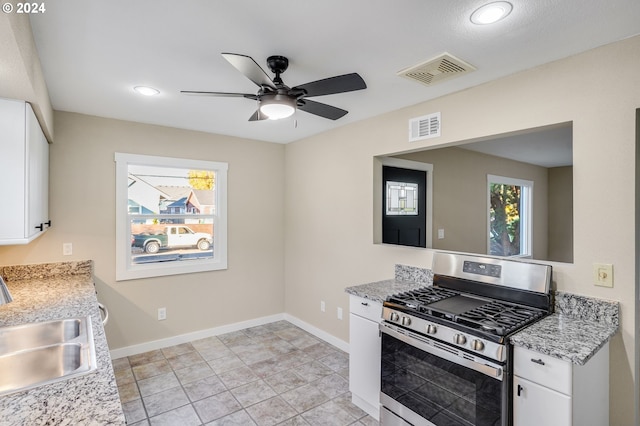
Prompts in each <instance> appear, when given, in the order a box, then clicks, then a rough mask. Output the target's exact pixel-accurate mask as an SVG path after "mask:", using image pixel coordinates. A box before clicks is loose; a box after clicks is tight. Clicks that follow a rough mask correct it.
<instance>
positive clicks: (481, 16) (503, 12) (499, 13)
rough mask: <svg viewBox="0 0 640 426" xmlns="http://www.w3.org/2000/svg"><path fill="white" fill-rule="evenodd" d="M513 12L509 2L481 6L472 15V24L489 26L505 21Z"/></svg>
mask: <svg viewBox="0 0 640 426" xmlns="http://www.w3.org/2000/svg"><path fill="white" fill-rule="evenodd" d="M512 10H513V5H512V4H511V3H509V2H508V1H496V2H493V3H487V4H485V5H484V6H480V7H479V8H478V9H476V10H475V11H474V12H473V13H472V14H471V22H473V23H474V24H476V25H488V24H493V23H495V22H498V21H500V20H501V19H504V18H506V17H507V15H509V14H510V13H511V11H512Z"/></svg>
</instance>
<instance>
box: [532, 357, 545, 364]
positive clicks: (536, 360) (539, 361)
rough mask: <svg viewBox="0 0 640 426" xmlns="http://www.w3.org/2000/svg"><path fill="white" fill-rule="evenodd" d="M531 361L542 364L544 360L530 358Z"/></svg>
mask: <svg viewBox="0 0 640 426" xmlns="http://www.w3.org/2000/svg"><path fill="white" fill-rule="evenodd" d="M531 362H535V363H536V364H540V365H544V361H543V360H542V359H534V358H531Z"/></svg>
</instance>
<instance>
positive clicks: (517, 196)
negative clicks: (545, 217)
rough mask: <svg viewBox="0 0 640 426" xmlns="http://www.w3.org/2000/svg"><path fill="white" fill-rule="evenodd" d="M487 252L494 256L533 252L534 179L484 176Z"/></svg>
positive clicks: (527, 254)
mask: <svg viewBox="0 0 640 426" xmlns="http://www.w3.org/2000/svg"><path fill="white" fill-rule="evenodd" d="M487 182H488V191H487V192H488V197H487V198H488V205H489V234H488V253H489V254H491V255H495V256H509V257H514V256H519V257H530V256H531V255H532V237H531V233H532V220H531V218H532V212H533V182H532V181H528V180H522V179H514V178H508V177H503V176H493V175H487Z"/></svg>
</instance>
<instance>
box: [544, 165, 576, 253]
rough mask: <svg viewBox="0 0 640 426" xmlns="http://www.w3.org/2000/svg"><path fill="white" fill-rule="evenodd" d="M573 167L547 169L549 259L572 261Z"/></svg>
mask: <svg viewBox="0 0 640 426" xmlns="http://www.w3.org/2000/svg"><path fill="white" fill-rule="evenodd" d="M572 241H573V167H569V166H567V167H552V168H550V169H549V259H555V260H557V261H558V262H572V261H573V244H571V242H572Z"/></svg>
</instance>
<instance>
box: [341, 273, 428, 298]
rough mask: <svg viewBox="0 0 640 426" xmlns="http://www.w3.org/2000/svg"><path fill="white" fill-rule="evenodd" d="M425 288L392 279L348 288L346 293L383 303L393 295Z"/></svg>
mask: <svg viewBox="0 0 640 426" xmlns="http://www.w3.org/2000/svg"><path fill="white" fill-rule="evenodd" d="M423 286H424V284H420V283H415V282H412V281H398V280H392V279H391V280H383V281H377V282H373V283H367V284H361V285H355V286H352V287H347V288H345V289H344V291H345V292H347V293H349V294H351V295H353V296H359V297H364V298H365V299H369V300H373V301H375V302H379V303H382V302H384V301H385V300H386V299H387V297H389V296H391V295H392V294H396V293H402V292H404V291H409V290H415V289H416V288H420V287H423Z"/></svg>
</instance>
